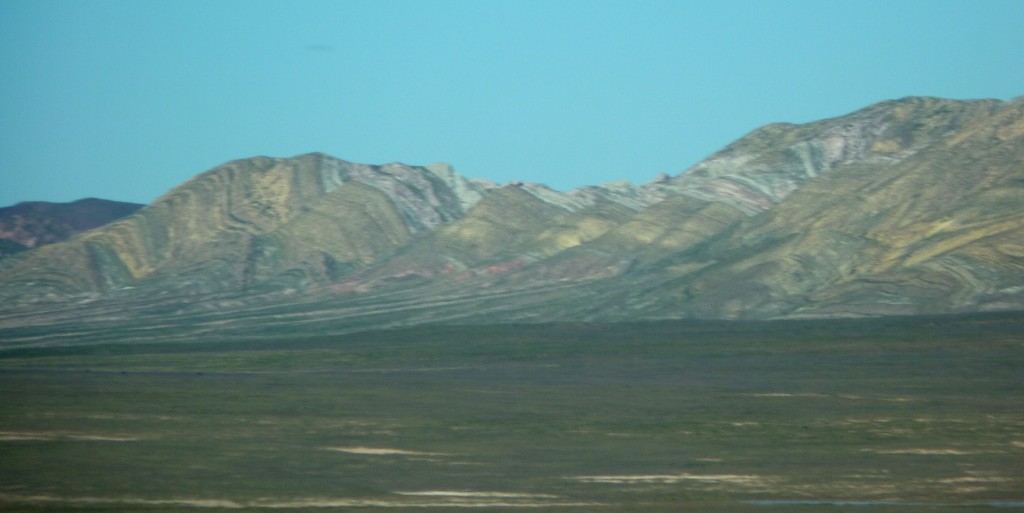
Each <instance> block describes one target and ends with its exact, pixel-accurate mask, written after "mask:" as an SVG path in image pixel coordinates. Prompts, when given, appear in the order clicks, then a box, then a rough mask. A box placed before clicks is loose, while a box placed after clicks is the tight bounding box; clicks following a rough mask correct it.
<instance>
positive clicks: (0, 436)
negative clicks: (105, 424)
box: [0, 431, 142, 442]
mask: <svg viewBox="0 0 1024 513" xmlns="http://www.w3.org/2000/svg"><path fill="white" fill-rule="evenodd" d="M23 440H40V441H52V440H77V441H82V442H135V441H138V440H142V438H141V437H137V436H125V435H87V434H80V433H60V432H40V431H35V432H33V431H0V442H16V441H23Z"/></svg>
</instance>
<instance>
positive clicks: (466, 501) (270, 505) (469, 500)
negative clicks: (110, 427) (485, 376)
mask: <svg viewBox="0 0 1024 513" xmlns="http://www.w3.org/2000/svg"><path fill="white" fill-rule="evenodd" d="M524 495H525V494H524ZM447 497H448V500H443V499H442V500H429V501H423V500H416V499H406V500H380V499H332V498H307V499H294V500H273V499H257V500H252V501H236V500H228V499H198V498H175V499H143V498H141V497H54V496H46V495H20V496H19V495H6V494H0V503H3V502H8V503H10V502H19V503H30V504H33V503H34V504H40V503H43V504H46V503H49V504H66V505H121V506H178V507H190V508H217V509H246V510H253V509H285V508H360V507H361V508H547V507H593V506H600V505H601V504H598V503H589V502H555V501H537V500H536V499H537V498H540V497H518V496H517V497H490V498H493V499H495V500H488V498H489V497H478V496H475V495H474V496H447ZM519 498H523V499H528V498H529V499H534V500H532V501H531V500H516V499H519Z"/></svg>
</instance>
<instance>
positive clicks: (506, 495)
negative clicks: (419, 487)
mask: <svg viewBox="0 0 1024 513" xmlns="http://www.w3.org/2000/svg"><path fill="white" fill-rule="evenodd" d="M394 493H397V494H398V495H411V496H419V497H494V498H500V499H557V498H558V496H557V495H548V494H545V493H517V492H464V491H447V490H427V491H422V492H394Z"/></svg>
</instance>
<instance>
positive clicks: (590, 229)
mask: <svg viewBox="0 0 1024 513" xmlns="http://www.w3.org/2000/svg"><path fill="white" fill-rule="evenodd" d="M4 230H7V231H10V230H9V229H8V228H4ZM0 304H2V306H0V327H6V328H17V327H31V326H37V327H43V326H47V327H51V328H54V327H59V326H65V327H67V329H68V330H71V328H70V327H71V326H81V325H89V324H90V323H92V325H95V326H100V325H103V326H107V325H115V324H117V323H121V324H124V323H138V324H140V325H141V324H145V325H147V326H149V327H150V329H156V327H164V328H166V329H168V330H171V329H172V328H173V327H175V326H178V327H180V326H189V327H192V328H193V329H199V330H201V331H202V330H205V332H209V331H214V330H217V331H218V332H237V333H256V332H259V331H264V332H266V331H273V330H284V331H287V330H302V329H310V330H337V331H342V330H354V329H364V328H370V327H387V326H400V325H415V324H423V323H439V322H458V323H492V322H539V321H628V320H641V319H686V318H701V319H782V318H790V319H792V318H820V317H826V318H828V317H859V316H885V315H912V314H948V313H961V312H980V311H1000V310H1021V309H1024V98H1018V99H1016V100H1012V101H1000V100H969V101H960V100H946V99H939V98H921V97H911V98H904V99H900V100H893V101H885V102H882V103H878V104H875V105H872V106H869V107H867V108H864V109H862V110H859V111H857V112H853V113H851V114H848V115H844V116H841V117H837V118H832V119H826V120H821V121H816V122H812V123H807V124H799V125H798V124H788V123H777V124H771V125H767V126H764V127H761V128H759V129H756V130H754V131H753V132H751V133H749V134H748V135H746V136H744V137H742V138H741V139H739V140H737V141H736V142H734V143H732V144H730V145H728V146H727V147H725V148H723V149H721V150H720V151H718V152H716V153H714V154H712V155H711V156H709V157H708V158H707V159H705V160H703V161H702V162H700V163H698V164H696V165H695V166H693V167H691V168H689V169H687V170H685V171H684V172H682V173H680V174H678V175H676V176H668V175H661V176H658V177H656V178H655V179H653V180H651V181H650V182H648V183H645V184H640V185H636V184H631V183H628V182H614V183H608V184H603V185H598V186H587V187H581V188H578V189H574V190H570V191H566V192H560V191H555V190H552V189H550V188H548V187H546V186H544V185H542V184H534V183H521V182H512V183H507V184H497V183H493V182H490V181H487V180H480V179H472V178H466V177H463V176H461V175H460V174H458V173H457V172H456V171H455V170H453V169H452V167H451V166H449V165H447V164H431V165H427V166H409V165H404V164H400V163H391V164H384V165H367V164H358V163H352V162H347V161H344V160H340V159H338V158H335V157H331V156H328V155H324V154H318V153H314V154H307V155H300V156H296V157H293V158H270V157H255V158H248V159H243V160H237V161H233V162H229V163H226V164H224V165H221V166H219V167H217V168H214V169H212V170H209V171H207V172H205V173H202V174H200V175H198V176H196V177H195V178H193V179H191V180H189V181H187V182H185V183H183V184H181V185H180V186H178V187H176V188H175V189H173V190H171V191H168V192H167V193H166V194H164V195H163V196H162V197H160V198H159V199H157V200H156V201H154V202H153V203H151V204H150V205H148V206H146V207H144V208H141V209H139V210H137V211H133V213H131V215H128V216H126V217H123V218H120V219H118V220H116V221H114V222H112V223H110V224H106V225H104V226H102V227H100V228H97V229H93V230H90V231H86V232H84V233H79V234H77V235H74V236H73V237H71V238H70V239H68V240H65V241H63V242H58V243H54V244H49V245H45V246H41V247H37V248H35V249H32V250H31V251H24V252H21V253H19V254H17V255H14V256H11V257H9V258H5V259H4V260H0ZM197 327H199V328H197ZM232 330H234V331H232ZM71 331H73V330H71Z"/></svg>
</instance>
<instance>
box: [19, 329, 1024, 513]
mask: <svg viewBox="0 0 1024 513" xmlns="http://www.w3.org/2000/svg"><path fill="white" fill-rule="evenodd" d="M115 342H116V341H111V342H110V343H106V344H104V343H98V344H90V345H82V346H70V347H68V346H64V347H56V346H54V347H34V348H9V349H0V397H2V402H3V405H2V408H0V511H82V512H85V511H156V512H172V511H173V512H177V511H188V512H193V511H221V510H224V511H227V510H257V511H258V510H271V509H273V510H275V511H330V510H336V511H389V510H404V509H412V510H414V511H451V510H457V511H495V510H496V509H501V510H511V511H519V510H524V511H542V512H556V511H558V512H563V511H599V512H600V511H607V512H678V511H709V512H738V511H765V512H767V511H771V510H777V509H778V508H779V507H780V505H786V508H787V509H793V510H796V511H811V510H813V511H849V510H851V509H855V510H857V511H861V510H863V508H862V507H863V506H872V507H871V508H870V511H871V512H872V513H874V512H882V511H898V512H924V511H983V510H988V509H992V510H1000V511H1005V510H1006V509H1005V508H1007V507H1009V508H1013V509H1016V508H1024V372H1022V371H1024V315H1022V314H1005V313H1004V314H976V315H969V316H957V317H906V318H887V319H870V320H829V321H774V322H696V321H688V322H681V321H671V322H648V323H634V324H625V323H623V324H544V325H490V326H427V327H418V328H410V329H403V330H392V331H374V332H366V333H355V334H348V335H338V336H302V335H301V334H296V335H293V336H281V337H277V338H271V339H267V338H263V339H254V340H251V341H237V340H236V341H218V340H216V339H212V338H211V339H206V340H195V341H193V342H190V343H180V342H178V343H159V344H138V343H135V344H118V343H115Z"/></svg>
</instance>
